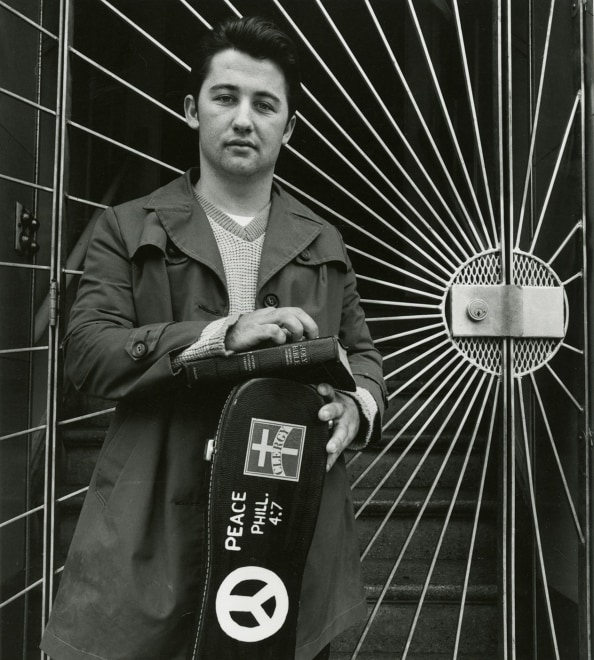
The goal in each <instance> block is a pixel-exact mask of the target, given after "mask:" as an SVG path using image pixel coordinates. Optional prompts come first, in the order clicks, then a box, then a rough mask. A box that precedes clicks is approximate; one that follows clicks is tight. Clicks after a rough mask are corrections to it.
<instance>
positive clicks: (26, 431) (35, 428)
mask: <svg viewBox="0 0 594 660" xmlns="http://www.w3.org/2000/svg"><path fill="white" fill-rule="evenodd" d="M45 429H46V425H45V424H41V425H40V426H33V427H31V428H29V429H24V430H23V431H16V432H15V433H8V434H7V435H1V436H0V442H2V441H3V440H12V439H13V438H19V437H21V436H23V435H28V434H29V433H36V432H37V431H45Z"/></svg>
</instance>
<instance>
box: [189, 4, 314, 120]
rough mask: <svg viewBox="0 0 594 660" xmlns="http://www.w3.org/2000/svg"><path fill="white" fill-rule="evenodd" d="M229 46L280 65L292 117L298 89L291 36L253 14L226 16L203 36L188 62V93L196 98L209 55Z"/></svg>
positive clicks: (206, 72) (295, 106)
mask: <svg viewBox="0 0 594 660" xmlns="http://www.w3.org/2000/svg"><path fill="white" fill-rule="evenodd" d="M230 48H231V49H234V50H238V51H241V52H242V53H245V54H247V55H249V56H250V57H253V58H255V59H259V60H264V59H269V60H272V61H273V62H274V63H275V64H276V65H277V66H278V67H279V68H280V70H281V71H282V72H283V74H284V76H285V80H286V84H287V101H288V104H289V117H291V116H293V114H294V113H295V110H296V108H297V99H298V97H299V93H300V90H301V74H300V71H299V60H298V57H297V49H296V48H295V44H294V43H293V41H292V40H291V38H290V37H289V36H288V35H286V34H285V33H284V32H282V31H281V30H280V29H279V28H278V27H277V26H276V25H275V24H274V23H273V22H272V21H270V20H267V19H264V18H259V17H256V16H252V17H247V18H230V19H228V20H226V21H224V22H223V23H220V24H219V25H218V26H216V27H215V28H214V29H213V30H212V31H211V32H209V33H208V34H207V35H206V36H205V37H204V39H203V40H202V41H201V42H200V46H199V48H198V51H197V53H196V56H195V58H194V61H193V64H192V71H191V73H190V77H189V85H190V90H189V93H190V94H193V95H194V96H195V97H196V98H197V97H198V94H199V92H200V88H201V87H202V84H203V83H204V79H205V78H206V76H207V74H208V69H209V67H210V62H211V60H212V58H213V57H214V56H215V55H216V54H217V53H220V52H221V51H223V50H228V49H230Z"/></svg>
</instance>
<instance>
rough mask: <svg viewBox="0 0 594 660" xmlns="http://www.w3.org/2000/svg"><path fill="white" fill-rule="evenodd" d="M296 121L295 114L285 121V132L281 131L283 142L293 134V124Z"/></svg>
mask: <svg viewBox="0 0 594 660" xmlns="http://www.w3.org/2000/svg"><path fill="white" fill-rule="evenodd" d="M296 123H297V115H293V116H292V117H291V119H289V121H288V122H287V125H286V126H285V132H284V133H283V144H287V142H288V141H289V139H290V138H291V135H293V131H294V130H295V124H296Z"/></svg>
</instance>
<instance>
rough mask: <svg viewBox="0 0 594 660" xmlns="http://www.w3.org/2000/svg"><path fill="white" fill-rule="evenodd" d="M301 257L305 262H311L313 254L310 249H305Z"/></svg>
mask: <svg viewBox="0 0 594 660" xmlns="http://www.w3.org/2000/svg"><path fill="white" fill-rule="evenodd" d="M299 256H300V257H301V258H302V259H303V261H309V260H310V259H311V252H310V251H309V249H308V248H305V250H303V252H302V253H301V254H300V255H299Z"/></svg>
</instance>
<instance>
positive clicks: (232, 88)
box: [209, 83, 282, 103]
mask: <svg viewBox="0 0 594 660" xmlns="http://www.w3.org/2000/svg"><path fill="white" fill-rule="evenodd" d="M209 91H210V92H222V91H225V92H237V91H239V86H238V85H233V84H232V83H219V84H218V85H213V86H212V87H210V88H209ZM254 96H258V97H260V98H268V99H271V100H272V101H276V102H277V103H282V101H281V99H279V97H278V96H277V95H276V94H273V93H272V92H268V91H266V90H262V91H260V92H256V93H255V94H254Z"/></svg>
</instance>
